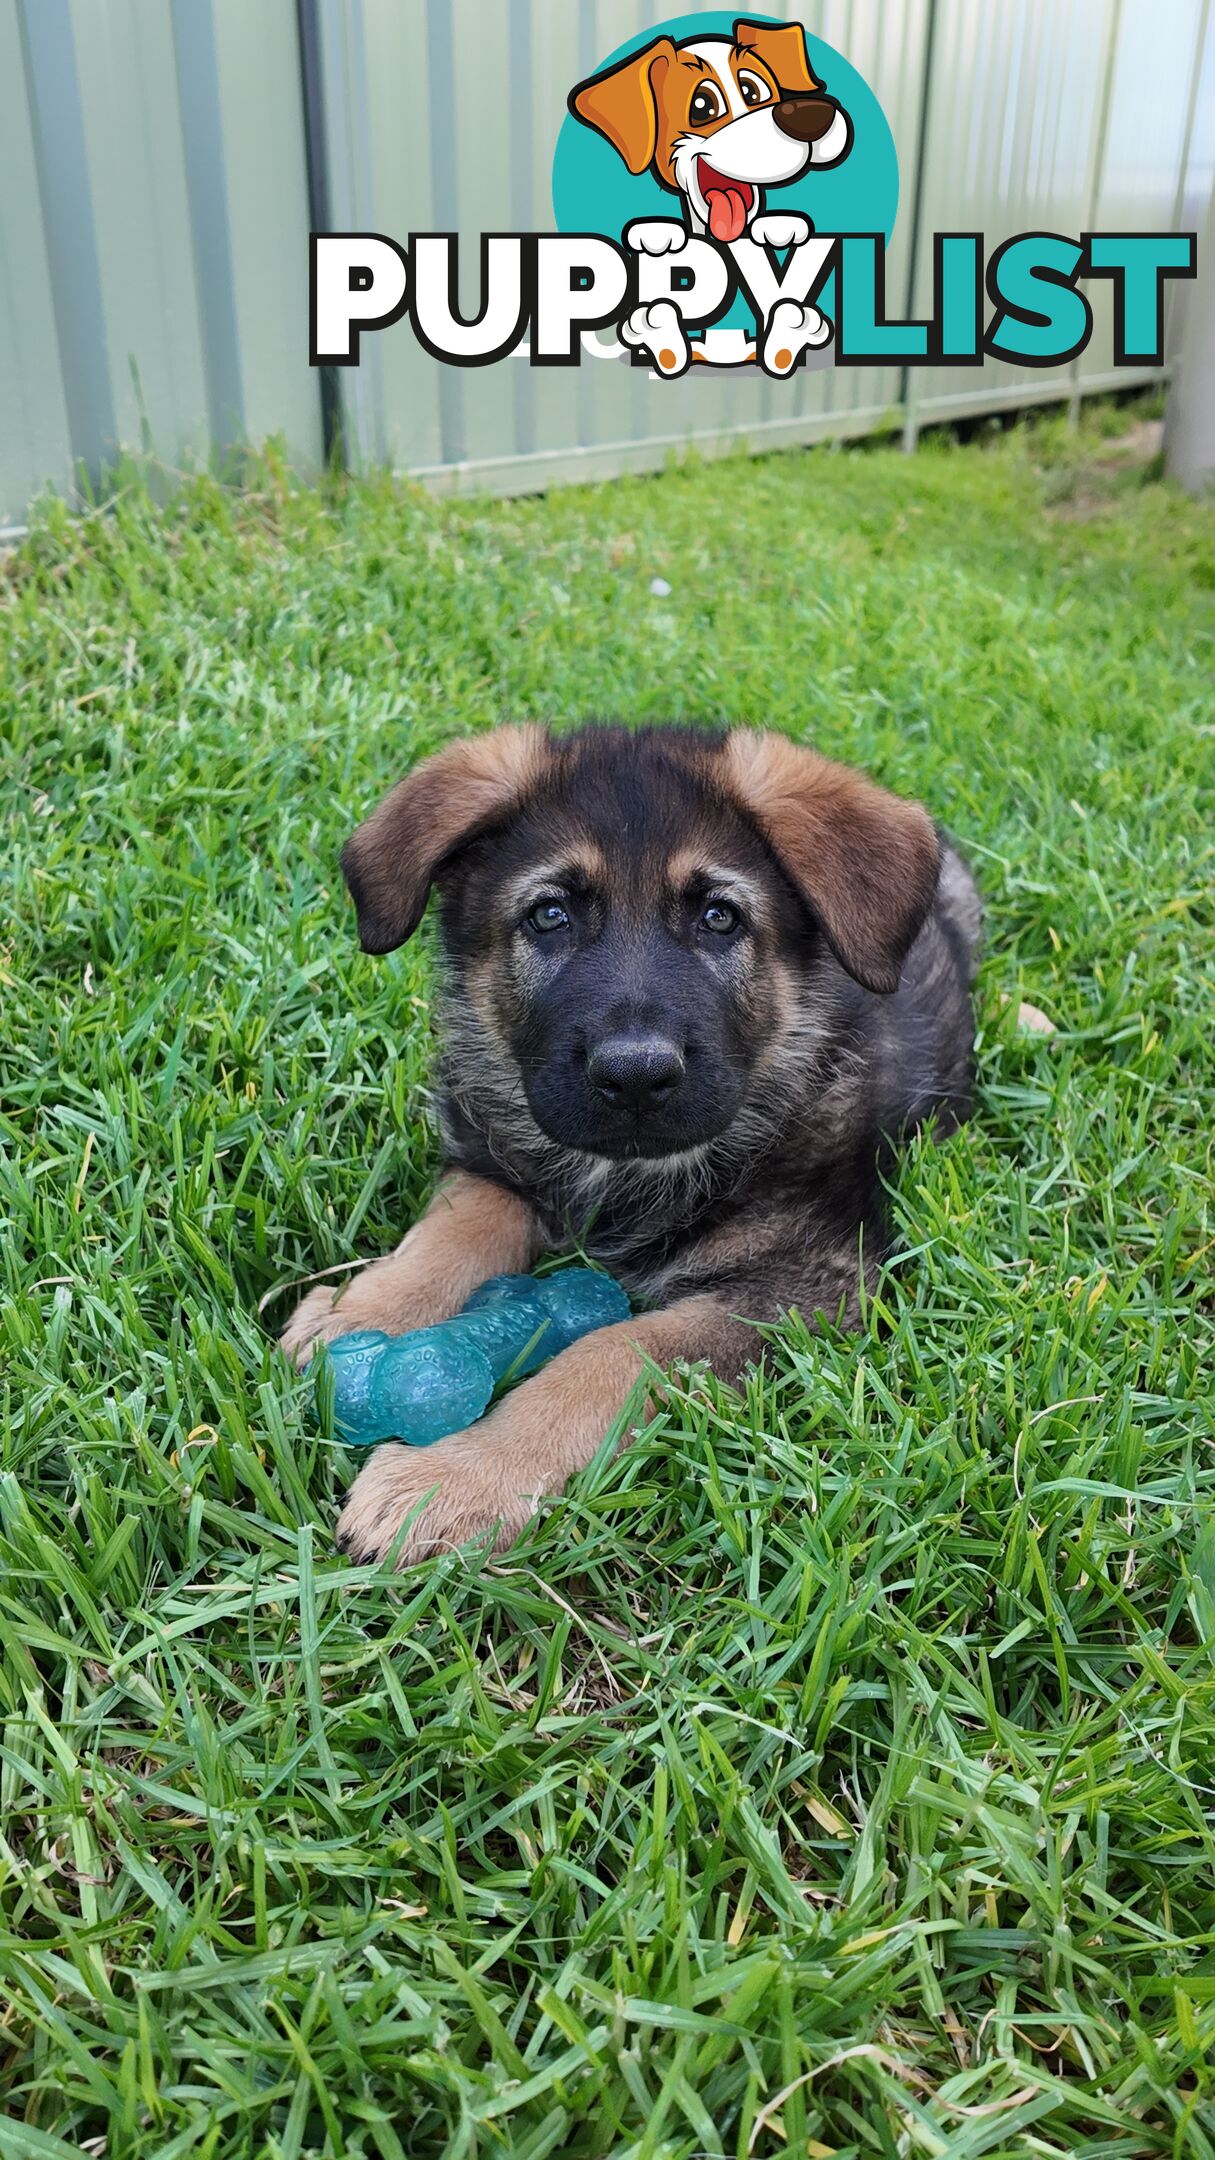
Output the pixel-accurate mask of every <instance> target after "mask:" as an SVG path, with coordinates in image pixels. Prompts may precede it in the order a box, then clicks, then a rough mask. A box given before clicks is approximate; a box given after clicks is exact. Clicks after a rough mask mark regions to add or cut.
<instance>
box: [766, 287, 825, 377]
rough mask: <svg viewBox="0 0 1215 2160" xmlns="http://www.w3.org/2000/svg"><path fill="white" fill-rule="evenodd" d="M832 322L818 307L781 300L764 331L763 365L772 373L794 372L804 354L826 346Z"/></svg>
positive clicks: (788, 373) (796, 301)
mask: <svg viewBox="0 0 1215 2160" xmlns="http://www.w3.org/2000/svg"><path fill="white" fill-rule="evenodd" d="M830 336H831V324H830V323H829V322H828V320H827V318H826V316H825V315H820V313H819V311H818V309H817V308H816V307H813V306H811V305H810V304H807V305H806V306H804V307H803V306H802V304H801V302H800V301H798V300H778V301H777V303H776V306H775V307H774V308H773V310H772V313H771V316H770V317H769V319H768V327H767V329H766V330H765V332H764V349H763V365H764V369H765V372H766V373H767V374H769V375H791V374H792V373H793V370H794V368H795V367H796V366H797V363H798V361H799V360H800V359H801V357H802V354H803V353H805V352H810V351H813V350H815V349H816V348H817V347H818V346H820V345H825V344H826V343H827V342H828V340H829V338H830Z"/></svg>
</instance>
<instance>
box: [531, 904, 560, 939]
mask: <svg viewBox="0 0 1215 2160" xmlns="http://www.w3.org/2000/svg"><path fill="white" fill-rule="evenodd" d="M569 926H570V919H569V916H568V915H567V914H566V912H565V909H564V908H563V907H562V905H561V902H560V901H559V900H537V902H536V905H535V907H534V908H533V909H532V911H531V913H530V914H529V916H528V918H527V927H528V929H529V930H538V931H539V932H540V933H541V935H543V934H544V933H545V932H546V931H548V930H568V929H569Z"/></svg>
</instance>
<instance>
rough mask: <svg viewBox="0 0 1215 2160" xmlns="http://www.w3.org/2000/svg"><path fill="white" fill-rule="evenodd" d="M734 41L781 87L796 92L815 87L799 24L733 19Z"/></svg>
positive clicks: (817, 85)
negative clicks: (758, 62) (736, 20)
mask: <svg viewBox="0 0 1215 2160" xmlns="http://www.w3.org/2000/svg"><path fill="white" fill-rule="evenodd" d="M734 42H735V44H736V45H742V46H744V47H745V48H746V50H747V51H748V52H753V53H754V54H755V56H756V58H757V59H759V60H762V61H763V63H764V66H765V67H766V68H768V69H769V70H770V71H771V74H772V76H773V78H774V80H775V81H776V82H777V84H778V85H779V86H780V88H781V89H782V90H784V91H786V92H789V93H793V94H796V93H797V92H799V91H801V92H804V91H807V90H817V89H818V87H819V83H818V78H817V76H816V75H815V73H814V70H813V68H812V67H811V65H810V55H809V53H808V52H807V51H806V33H805V31H804V30H803V29H802V26H801V24H800V23H757V22H745V21H740V22H736V23H735V25H734Z"/></svg>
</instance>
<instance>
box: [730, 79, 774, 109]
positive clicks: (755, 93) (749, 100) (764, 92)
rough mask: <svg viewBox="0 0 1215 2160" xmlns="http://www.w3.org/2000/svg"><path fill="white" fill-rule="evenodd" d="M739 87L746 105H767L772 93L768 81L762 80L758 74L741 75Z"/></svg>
mask: <svg viewBox="0 0 1215 2160" xmlns="http://www.w3.org/2000/svg"><path fill="white" fill-rule="evenodd" d="M738 87H739V89H740V90H741V91H742V101H743V104H744V105H766V104H767V103H768V101H769V99H770V97H771V95H772V93H771V91H770V90H769V88H768V85H767V83H765V82H761V81H760V79H759V77H758V75H740V76H739V78H738Z"/></svg>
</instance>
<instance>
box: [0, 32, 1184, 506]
mask: <svg viewBox="0 0 1215 2160" xmlns="http://www.w3.org/2000/svg"><path fill="white" fill-rule="evenodd" d="M665 12H666V10H665V8H660V7H659V5H658V4H657V0H0V526H7V525H11V524H15V523H18V522H19V521H20V520H21V519H22V518H23V517H24V515H25V512H26V509H27V506H28V504H29V503H30V501H31V500H32V498H33V497H34V496H36V495H37V494H38V493H39V491H40V490H42V489H43V488H45V487H47V486H51V487H54V488H58V489H60V490H61V491H63V492H64V493H66V494H71V493H72V492H73V490H74V488H75V486H76V484H77V481H78V479H79V477H80V475H81V474H82V473H87V474H90V475H92V476H93V477H94V478H96V476H97V475H99V474H100V473H101V472H102V471H103V470H104V469H105V468H106V467H107V466H108V465H110V464H112V463H113V461H114V459H115V458H116V456H117V455H118V454H119V453H120V451H121V450H123V449H124V448H135V449H137V450H143V451H145V452H147V453H149V454H150V455H152V456H153V457H155V458H157V459H159V460H160V461H161V462H163V463H164V464H165V465H166V466H169V467H175V466H185V465H191V464H198V463H200V462H204V461H206V460H207V459H208V458H210V457H212V456H214V455H216V454H222V453H224V452H225V451H228V450H230V449H231V448H232V447H233V446H234V445H237V444H240V443H244V442H250V441H253V442H256V441H260V440H261V439H263V438H265V437H266V436H268V435H277V436H281V437H282V438H283V439H284V440H285V442H286V444H287V447H288V451H289V454H290V456H291V458H292V460H293V461H294V462H295V463H296V464H297V465H299V466H300V467H302V468H303V469H305V470H307V469H310V468H313V467H315V466H316V465H318V464H319V463H320V461H321V459H322V458H323V456H324V454H325V445H326V441H327V439H328V437H329V435H330V433H331V432H332V431H334V430H340V435H341V439H342V442H343V445H344V449H345V454H346V455H347V456H348V458H349V460H350V462H351V463H352V464H353V465H355V466H357V467H370V466H377V465H384V464H391V465H392V466H394V467H396V468H398V469H400V470H404V471H408V472H412V473H417V474H421V475H423V476H424V477H425V478H426V479H427V480H428V481H429V482H431V483H432V484H434V485H440V486H446V487H453V488H460V487H468V486H489V487H496V488H501V489H515V488H525V487H530V486H540V485H544V484H546V483H547V482H549V481H553V480H559V479H571V478H580V477H585V478H591V477H599V476H601V475H605V474H610V473H615V472H619V471H622V470H624V469H627V468H630V467H637V466H646V465H652V464H655V463H658V462H660V461H661V460H662V458H663V457H664V456H665V455H666V453H667V451H668V450H669V449H670V448H671V447H672V446H674V445H677V444H680V443H684V442H688V441H695V442H698V443H700V444H701V445H702V446H704V447H705V448H708V449H711V448H714V447H717V446H718V445H723V444H727V443H731V442H736V441H738V440H739V439H742V440H745V441H748V442H751V443H753V444H755V445H756V446H760V445H764V444H767V445H777V444H781V443H792V442H806V441H812V440H814V439H816V438H819V437H823V436H832V435H840V436H842V435H856V434H863V433H866V432H868V431H870V430H872V429H874V428H876V427H878V426H879V425H884V424H889V423H890V421H891V420H892V419H894V420H896V421H901V422H902V424H903V427H904V430H905V433H906V435H907V437H908V439H909V440H913V439H914V436H915V433H916V431H917V430H918V428H920V427H921V426H923V425H924V424H926V423H928V422H931V421H934V420H938V419H943V418H950V417H954V416H959V415H964V414H967V413H973V412H978V411H983V410H993V409H997V408H1000V407H1008V406H1018V405H1023V404H1030V403H1032V402H1036V401H1038V400H1040V399H1043V398H1069V397H1070V398H1074V397H1078V396H1080V395H1082V394H1084V393H1086V392H1089V391H1094V390H1100V389H1104V388H1108V387H1111V386H1113V385H1115V384H1124V383H1129V382H1133V381H1135V380H1136V379H1141V380H1142V379H1151V372H1152V371H1150V370H1145V371H1143V373H1142V375H1141V376H1138V377H1137V376H1136V374H1134V373H1132V372H1131V371H1129V370H1124V369H1115V368H1114V365H1113V356H1112V349H1111V333H1110V320H1109V294H1108V289H1106V286H1105V281H1103V280H1097V281H1096V286H1095V289H1094V290H1092V291H1091V292H1090V298H1091V300H1092V303H1093V308H1094V315H1095V318H1096V327H1095V330H1094V335H1093V338H1092V341H1091V343H1090V345H1089V346H1088V348H1087V350H1086V351H1085V352H1084V353H1083V354H1082V355H1081V356H1080V357H1079V359H1078V360H1077V361H1074V362H1073V363H1071V365H1070V366H1067V367H1063V368H1060V369H1058V370H1053V371H1046V372H1042V371H1037V370H1030V369H1017V368H1014V367H1010V366H1008V365H1006V364H1004V363H1001V362H995V361H989V362H987V363H985V365H984V366H983V368H982V369H981V370H972V369H966V370H960V369H955V370H950V369H946V368H936V369H929V368H926V369H914V370H899V369H895V368H891V369H872V368H828V369H822V370H815V371H803V372H801V373H799V374H798V375H797V376H795V377H794V378H793V379H792V380H791V381H790V382H787V383H779V384H778V383H772V382H769V381H768V380H766V379H763V380H754V381H752V380H748V379H742V378H739V377H737V376H735V377H730V378H728V379H724V380H720V381H716V380H712V379H705V376H704V373H703V371H697V372H696V375H695V377H694V378H693V377H688V378H685V379H684V380H683V381H681V382H680V383H677V384H671V383H659V382H653V381H651V380H650V379H649V377H648V376H647V374H646V373H645V372H644V371H641V370H635V369H628V368H625V367H622V366H620V365H618V364H615V363H611V362H599V361H591V360H587V361H586V362H584V364H583V366H582V367H581V368H579V369H577V370H570V371H568V372H567V371H565V370H558V371H555V372H554V371H543V372H542V373H537V372H535V371H533V370H532V369H530V368H528V367H527V366H526V365H525V364H523V363H522V362H518V363H516V362H511V361H508V362H504V363H503V364H501V365H500V366H497V367H493V368H488V369H483V370H482V369H474V370H468V371H466V370H461V369H456V368H451V367H443V366H441V365H440V364H438V363H437V362H435V361H434V360H432V359H431V358H430V357H429V356H428V355H427V354H426V353H425V352H423V351H422V350H421V348H420V347H419V346H418V345H417V344H416V343H415V341H414V340H413V339H412V338H411V337H410V336H409V334H408V332H407V331H406V330H405V329H404V328H403V327H398V328H397V329H395V330H389V331H386V332H382V333H379V334H377V335H375V336H371V337H368V338H366V339H365V340H364V343H363V354H364V357H363V361H362V365H361V366H360V367H359V368H357V369H346V370H341V371H334V372H333V373H332V374H330V373H328V372H327V371H325V370H318V369H313V368H310V367H309V365H308V291H307V278H308V262H307V253H308V251H307V234H308V231H309V229H310V226H311V225H312V224H314V223H315V224H319V225H321V226H326V227H332V228H333V229H335V230H355V229H362V230H368V231H379V232H387V233H392V234H395V235H401V236H403V235H404V234H406V233H407V232H410V231H427V230H429V231H457V232H460V233H462V234H468V235H470V236H471V235H473V234H476V233H479V232H480V231H482V230H492V229H497V230H502V229H503V228H504V227H505V228H507V229H510V230H516V231H526V230H531V229H535V230H543V229H545V227H546V226H548V225H549V224H550V223H551V212H550V198H549V172H550V166H551V160H552V152H553V146H554V143H555V140H556V135H557V130H558V127H559V125H560V121H561V118H562V114H563V112H564V106H565V96H566V92H567V89H568V87H569V85H570V84H571V83H573V82H575V81H577V80H578V79H579V78H580V77H582V76H584V75H586V74H588V73H590V72H591V71H592V70H593V68H594V67H595V66H596V64H597V63H598V62H599V60H600V59H601V57H602V55H603V54H604V53H605V52H606V51H608V50H609V49H611V48H612V47H613V46H615V45H617V44H619V43H620V42H621V41H622V40H623V39H625V38H626V37H628V36H630V35H631V34H633V33H635V32H639V31H643V30H645V29H646V28H648V27H650V26H652V25H653V24H654V23H655V22H656V21H658V20H659V19H660V17H661V15H662V14H664V13H665ZM763 12H764V13H766V14H770V15H774V16H775V15H781V14H784V15H787V16H790V17H792V18H793V19H795V20H804V21H806V22H807V24H808V27H810V28H812V29H813V30H815V31H816V32H818V33H819V34H821V35H822V36H823V37H824V38H826V39H827V40H828V42H829V43H831V44H833V45H836V46H838V47H839V48H840V50H841V51H843V52H845V53H846V54H847V56H848V57H849V59H850V60H852V61H853V62H854V63H855V65H856V66H858V67H859V68H860V70H861V72H862V73H863V74H864V75H865V76H866V77H867V78H868V80H869V81H870V83H871V84H872V85H873V88H874V90H875V91H876V93H877V95H878V97H879V99H880V101H881V103H882V105H883V107H884V109H885V111H886V114H887V116H888V118H889V120H890V124H891V127H892V129H893V132H894V137H895V142H896V145H897V148H898V153H899V162H900V171H901V177H902V207H901V209H900V214H899V219H898V222H897V224H896V227H895V233H894V238H893V241H892V243H891V248H890V253H889V263H888V288H889V290H890V292H891V293H892V294H896V295H898V294H903V295H905V296H906V298H907V301H908V305H909V308H910V310H911V311H912V312H915V311H916V310H917V309H921V308H925V307H926V306H927V305H928V304H929V302H930V293H929V292H928V290H927V287H928V285H929V281H930V278H931V254H932V251H931V246H930V245H929V244H926V243H924V241H923V236H925V235H930V234H931V233H932V232H933V231H934V230H936V229H937V228H940V227H956V226H957V225H958V224H960V223H964V224H966V225H967V226H968V227H970V228H971V229H973V230H975V231H980V230H981V231H982V232H983V233H984V234H985V235H986V238H987V243H988V246H989V247H991V246H994V245H995V243H996V242H998V241H999V240H1000V239H1002V238H1005V237H1007V236H1008V235H1009V234H1011V233H1013V232H1018V231H1024V230H1029V229H1049V230H1054V231H1060V232H1070V233H1079V232H1081V231H1083V230H1091V229H1095V228H1102V227H1104V228H1108V229H1117V230H1149V229H1157V230H1161V229H1168V228H1178V227H1181V228H1193V227H1195V226H1197V225H1199V224H1200V223H1201V218H1202V211H1203V207H1204V204H1205V202H1206V199H1207V196H1208V194H1209V192H1210V188H1211V182H1212V173H1213V169H1215V23H1213V21H1212V16H1213V14H1215V8H1213V7H1212V0H1168V4H1167V5H1166V6H1161V4H1160V0H1064V4H1062V5H1061V4H1060V0H1001V5H1000V6H999V7H998V8H995V7H987V6H983V5H980V4H979V0H817V4H816V5H815V6H813V7H808V6H807V5H805V4H804V0H791V4H789V5H785V6H781V5H779V4H778V5H775V6H773V5H769V6H768V7H766V8H765V9H764V10H763ZM1185 305H1186V299H1185V293H1184V291H1177V290H1173V291H1171V292H1170V295H1169V301H1168V318H1167V329H1168V337H1167V351H1168V352H1169V353H1171V352H1172V351H1173V350H1175V347H1176V341H1177V336H1178V332H1179V327H1180V322H1181V319H1182V314H1183V310H1184V307H1185Z"/></svg>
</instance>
